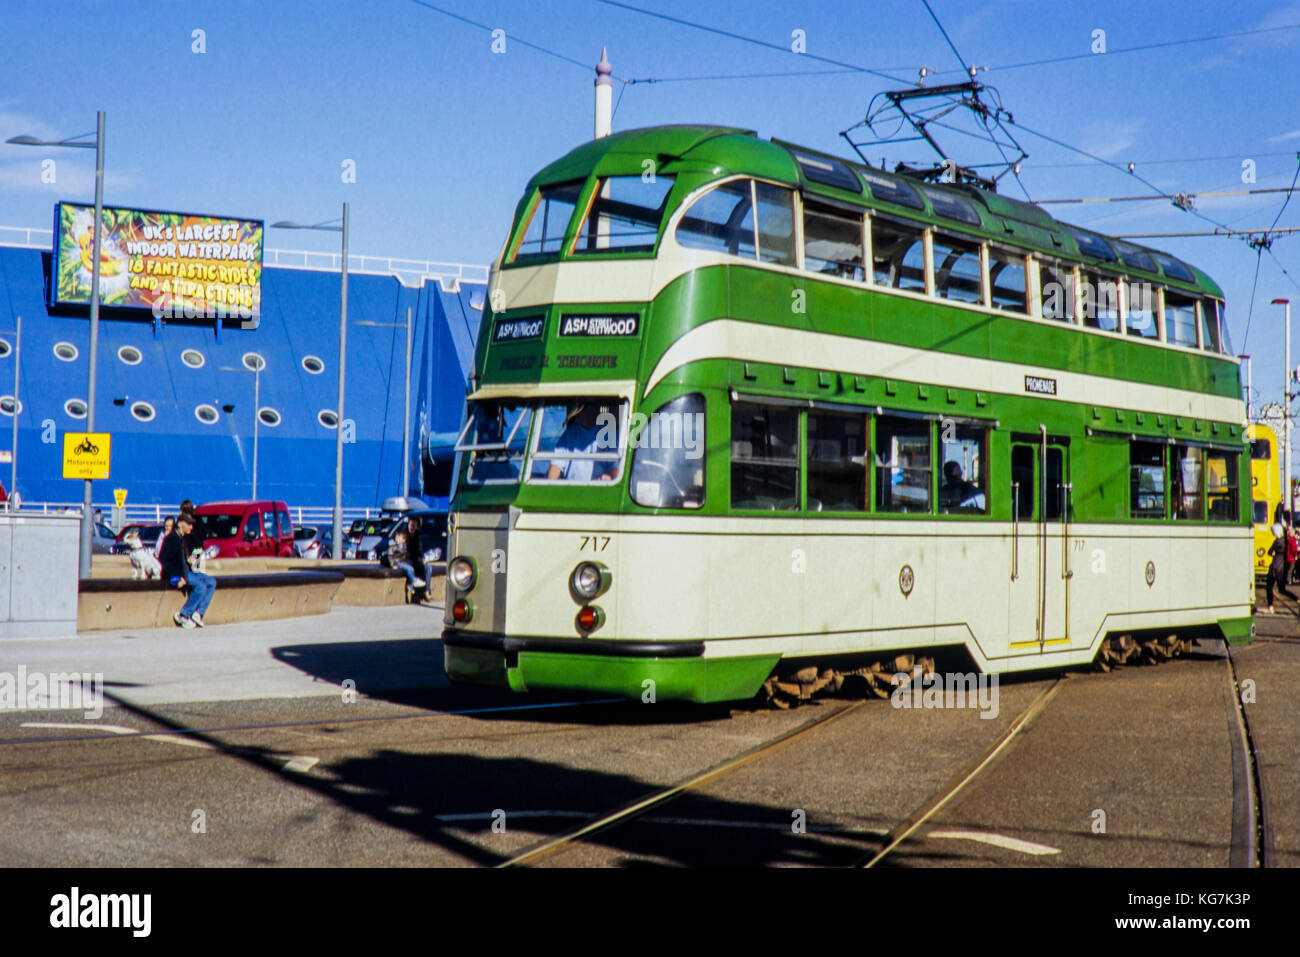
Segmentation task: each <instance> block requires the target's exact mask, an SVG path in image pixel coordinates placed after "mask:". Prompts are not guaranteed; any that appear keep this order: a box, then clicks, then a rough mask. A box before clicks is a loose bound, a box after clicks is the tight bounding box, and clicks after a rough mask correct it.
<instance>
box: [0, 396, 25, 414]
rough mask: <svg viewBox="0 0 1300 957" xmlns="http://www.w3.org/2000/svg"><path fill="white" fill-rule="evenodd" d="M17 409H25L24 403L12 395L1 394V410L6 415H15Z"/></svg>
mask: <svg viewBox="0 0 1300 957" xmlns="http://www.w3.org/2000/svg"><path fill="white" fill-rule="evenodd" d="M15 409H16V410H17V411H19V412H21V411H22V410H23V404H22V403H21V402H18V401H16V400H15V399H14V397H13V396H11V395H0V412H3V413H4V414H5V415H13V414H14V410H15Z"/></svg>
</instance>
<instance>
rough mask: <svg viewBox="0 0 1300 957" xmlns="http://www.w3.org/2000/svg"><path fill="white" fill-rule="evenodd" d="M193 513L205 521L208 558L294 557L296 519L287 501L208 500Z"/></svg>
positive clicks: (204, 530) (206, 555)
mask: <svg viewBox="0 0 1300 957" xmlns="http://www.w3.org/2000/svg"><path fill="white" fill-rule="evenodd" d="M194 514H195V515H197V516H198V518H199V521H201V522H202V523H203V529H202V531H203V539H204V541H203V555H204V557H206V558H275V557H281V558H291V557H293V522H292V521H291V520H290V518H289V506H288V505H286V504H285V503H284V502H260V501H259V502H208V503H206V504H204V505H200V506H199V507H198V508H196V509H195V510H194Z"/></svg>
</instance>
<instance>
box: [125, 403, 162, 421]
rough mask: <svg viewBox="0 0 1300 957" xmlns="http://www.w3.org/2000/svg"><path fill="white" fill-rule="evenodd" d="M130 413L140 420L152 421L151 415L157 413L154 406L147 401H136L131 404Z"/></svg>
mask: <svg viewBox="0 0 1300 957" xmlns="http://www.w3.org/2000/svg"><path fill="white" fill-rule="evenodd" d="M131 414H132V415H133V416H135V417H136V418H137V419H139V420H140V421H141V422H152V421H153V417H154V416H155V415H157V413H156V412H155V411H154V407H153V406H151V405H150V404H149V403H148V402H136V403H134V404H132V406H131Z"/></svg>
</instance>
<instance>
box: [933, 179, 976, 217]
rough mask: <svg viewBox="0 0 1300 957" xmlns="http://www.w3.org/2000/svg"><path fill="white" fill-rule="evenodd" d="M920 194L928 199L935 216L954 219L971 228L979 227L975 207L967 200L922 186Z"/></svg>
mask: <svg viewBox="0 0 1300 957" xmlns="http://www.w3.org/2000/svg"><path fill="white" fill-rule="evenodd" d="M921 192H923V193H925V195H926V196H928V197H929V198H930V205H931V206H933V207H934V212H935V215H936V216H944V217H946V218H948V219H956V220H958V221H960V222H963V223H970V224H971V225H972V226H978V225H980V214H979V213H977V212H975V207H974V206H972V205H971V204H970V201H969V200H966V199H964V198H963V197H961V196H956V195H954V194H953V193H945V192H944V191H943V190H938V189H932V188H931V187H929V186H922V187H921Z"/></svg>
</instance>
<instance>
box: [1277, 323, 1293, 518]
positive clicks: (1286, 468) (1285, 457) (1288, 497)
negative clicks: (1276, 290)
mask: <svg viewBox="0 0 1300 957" xmlns="http://www.w3.org/2000/svg"><path fill="white" fill-rule="evenodd" d="M1273 305H1275V306H1283V307H1285V312H1284V318H1283V325H1284V328H1285V332H1284V333H1283V337H1282V341H1283V347H1282V348H1283V358H1282V361H1283V363H1284V367H1283V369H1282V483H1283V485H1282V500H1283V501H1284V502H1286V526H1287V528H1288V529H1289V528H1291V527H1292V526H1293V524H1294V522H1295V519H1294V516H1293V514H1292V512H1293V510H1294V508H1295V496H1294V495H1293V494H1292V492H1291V374H1292V371H1291V300H1290V299H1274V300H1273Z"/></svg>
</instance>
